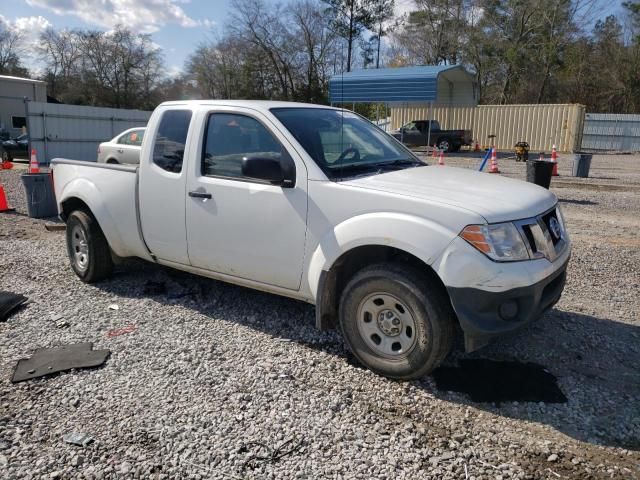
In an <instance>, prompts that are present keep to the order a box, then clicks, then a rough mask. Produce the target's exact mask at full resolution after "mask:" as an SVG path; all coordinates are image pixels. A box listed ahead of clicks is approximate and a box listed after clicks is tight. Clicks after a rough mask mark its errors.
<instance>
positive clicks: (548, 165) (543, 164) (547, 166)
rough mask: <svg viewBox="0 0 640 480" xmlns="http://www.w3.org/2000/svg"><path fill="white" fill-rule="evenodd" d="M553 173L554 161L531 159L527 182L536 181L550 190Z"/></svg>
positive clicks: (528, 166)
mask: <svg viewBox="0 0 640 480" xmlns="http://www.w3.org/2000/svg"><path fill="white" fill-rule="evenodd" d="M552 173H553V162H547V161H546V160H529V161H528V162H527V182H530V183H535V184H536V185H540V186H541V187H544V188H546V189H547V190H548V189H549V185H551V174H552Z"/></svg>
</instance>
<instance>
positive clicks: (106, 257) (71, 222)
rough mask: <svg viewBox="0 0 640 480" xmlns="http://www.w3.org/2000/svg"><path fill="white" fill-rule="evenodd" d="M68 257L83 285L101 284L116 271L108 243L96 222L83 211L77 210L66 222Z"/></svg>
mask: <svg viewBox="0 0 640 480" xmlns="http://www.w3.org/2000/svg"><path fill="white" fill-rule="evenodd" d="M67 253H68V255H69V261H70V262H71V268H73V271H74V272H76V275H78V277H80V279H81V280H82V281H83V282H86V283H93V282H98V281H100V280H103V279H105V278H107V277H108V276H110V275H111V272H112V271H113V260H112V259H111V249H110V248H109V243H108V242H107V239H106V238H105V237H104V234H103V233H102V229H101V228H100V225H98V222H97V221H96V219H95V218H93V216H92V215H90V214H88V213H87V212H85V211H84V210H75V211H74V212H72V213H71V214H70V215H69V217H68V218H67Z"/></svg>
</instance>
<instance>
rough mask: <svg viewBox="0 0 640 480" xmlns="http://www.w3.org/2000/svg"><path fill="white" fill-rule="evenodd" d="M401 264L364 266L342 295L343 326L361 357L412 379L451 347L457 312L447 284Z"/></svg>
mask: <svg viewBox="0 0 640 480" xmlns="http://www.w3.org/2000/svg"><path fill="white" fill-rule="evenodd" d="M432 283H433V282H429V281H428V280H427V279H426V278H425V277H424V276H423V275H421V274H420V272H418V271H416V270H414V269H413V268H411V267H409V266H405V265H399V264H391V263H387V264H379V265H373V266H371V267H367V268H365V269H363V270H361V271H360V272H358V273H357V274H356V275H355V276H354V277H353V278H352V279H351V281H350V282H349V283H348V284H347V286H346V288H345V290H344V293H343V295H342V298H341V301H340V327H341V329H342V334H343V335H344V338H345V341H346V343H347V344H348V346H349V348H350V349H351V351H352V352H353V354H354V355H355V356H356V358H358V360H359V361H360V362H361V363H362V364H364V365H365V366H366V367H368V368H369V369H371V370H373V371H374V372H376V373H378V374H380V375H384V376H386V377H390V378H395V379H402V380H411V379H415V378H419V377H422V376H423V375H426V374H428V373H430V372H431V371H432V370H433V369H435V368H436V367H437V366H438V365H439V364H440V363H441V362H442V361H443V360H444V359H445V357H446V356H447V354H448V353H449V351H450V350H451V346H452V343H453V336H454V331H455V330H454V326H455V324H454V317H453V313H452V311H451V308H450V307H449V306H448V302H447V299H446V298H445V294H444V293H443V292H442V291H441V287H439V286H437V285H432Z"/></svg>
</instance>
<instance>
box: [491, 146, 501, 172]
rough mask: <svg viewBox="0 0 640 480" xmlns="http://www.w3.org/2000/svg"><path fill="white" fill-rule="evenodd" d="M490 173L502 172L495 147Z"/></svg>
mask: <svg viewBox="0 0 640 480" xmlns="http://www.w3.org/2000/svg"><path fill="white" fill-rule="evenodd" d="M489 173H500V170H498V156H497V153H496V149H495V148H492V149H491V163H490V164H489Z"/></svg>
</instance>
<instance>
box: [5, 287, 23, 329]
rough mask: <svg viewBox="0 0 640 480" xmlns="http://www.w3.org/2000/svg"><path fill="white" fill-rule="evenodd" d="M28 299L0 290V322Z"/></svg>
mask: <svg viewBox="0 0 640 480" xmlns="http://www.w3.org/2000/svg"><path fill="white" fill-rule="evenodd" d="M27 300H28V299H27V297H25V296H24V295H20V294H19V293H13V292H5V291H1V290H0V322H3V321H5V320H6V319H7V318H9V314H11V313H12V312H13V311H15V309H16V308H18V307H19V306H20V305H22V304H23V303H24V302H26V301H27Z"/></svg>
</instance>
